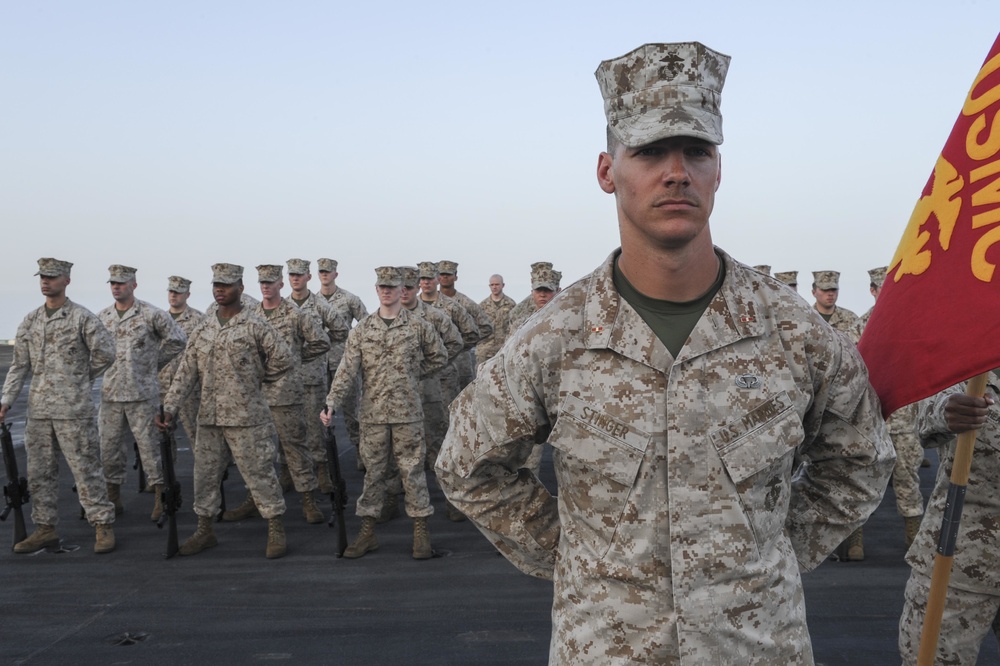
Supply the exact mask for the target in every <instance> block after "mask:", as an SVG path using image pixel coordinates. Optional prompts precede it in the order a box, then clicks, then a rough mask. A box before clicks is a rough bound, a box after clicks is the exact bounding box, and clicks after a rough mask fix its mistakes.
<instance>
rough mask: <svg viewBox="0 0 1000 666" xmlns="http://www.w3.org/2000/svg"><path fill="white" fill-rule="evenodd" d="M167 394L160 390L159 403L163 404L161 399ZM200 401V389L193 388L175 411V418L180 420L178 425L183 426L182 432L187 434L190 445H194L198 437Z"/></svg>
mask: <svg viewBox="0 0 1000 666" xmlns="http://www.w3.org/2000/svg"><path fill="white" fill-rule="evenodd" d="M166 396H167V392H166V391H161V392H160V404H161V405H162V404H163V399H164V398H165V397H166ZM200 402H201V391H200V390H199V389H195V390H194V391H192V392H191V393H190V395H188V397H187V398H185V399H184V402H182V403H181V407H180V409H179V410H178V412H177V420H178V421H180V425H181V427H182V428H184V434H185V435H187V438H188V441H189V442H191V446H194V442H195V439H197V437H198V407H199V406H200Z"/></svg>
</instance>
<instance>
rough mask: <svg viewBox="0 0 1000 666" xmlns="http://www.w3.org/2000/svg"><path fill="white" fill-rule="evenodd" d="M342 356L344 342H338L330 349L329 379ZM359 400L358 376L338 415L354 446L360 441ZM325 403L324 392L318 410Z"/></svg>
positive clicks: (324, 458)
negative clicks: (342, 418)
mask: <svg viewBox="0 0 1000 666" xmlns="http://www.w3.org/2000/svg"><path fill="white" fill-rule="evenodd" d="M343 356H344V344H343V343H339V346H338V345H334V346H333V348H331V349H330V356H329V357H328V358H329V361H330V380H331V381H332V380H333V376H334V375H335V374H337V366H339V365H340V361H341V359H342V358H343ZM326 389H327V392H329V390H330V381H328V382H327V383H326ZM360 400H361V377H360V376H358V377H357V378H356V379H355V380H354V384H352V386H351V390H350V391H348V392H347V395H345V396H344V402H343V403H342V404H341V405H340V415H341V416H342V417H344V427H345V428H346V429H347V437H348V438H349V439H350V440H351V444H353V445H354V448H358V446H359V444H360V443H361V425H360V424H359V423H358V404H359V403H360ZM325 403H326V393H324V394H323V404H321V405H320V410H322V409H323V407H324V406H325ZM323 460H326V453H324V454H323Z"/></svg>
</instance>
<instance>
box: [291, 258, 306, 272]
mask: <svg viewBox="0 0 1000 666" xmlns="http://www.w3.org/2000/svg"><path fill="white" fill-rule="evenodd" d="M286 263H287V264H288V274H289V275H305V274H306V273H308V272H309V262H308V261H307V260H306V259H289V260H288V261H287V262H286Z"/></svg>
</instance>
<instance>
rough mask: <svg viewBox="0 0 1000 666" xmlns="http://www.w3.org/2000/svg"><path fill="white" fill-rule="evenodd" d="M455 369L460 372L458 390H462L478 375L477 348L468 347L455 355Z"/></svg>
mask: <svg viewBox="0 0 1000 666" xmlns="http://www.w3.org/2000/svg"><path fill="white" fill-rule="evenodd" d="M455 370H456V371H457V372H458V391H457V392H456V393H455V395H458V394H459V393H461V392H462V389H464V388H465V387H466V386H468V385H469V384H471V383H472V380H473V379H474V378H475V376H476V349H475V347H473V348H472V349H466V350H465V351H463V352H461V353H459V355H458V356H456V357H455Z"/></svg>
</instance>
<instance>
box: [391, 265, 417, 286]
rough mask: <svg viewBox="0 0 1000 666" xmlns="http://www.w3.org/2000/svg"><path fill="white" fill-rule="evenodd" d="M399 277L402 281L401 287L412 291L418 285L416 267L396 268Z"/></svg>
mask: <svg viewBox="0 0 1000 666" xmlns="http://www.w3.org/2000/svg"><path fill="white" fill-rule="evenodd" d="M396 270H398V271H399V277H400V279H401V280H402V281H403V286H404V287H407V288H409V289H413V288H414V287H416V286H417V285H418V284H420V275H419V271H418V270H417V267H416V266H397V267H396Z"/></svg>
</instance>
